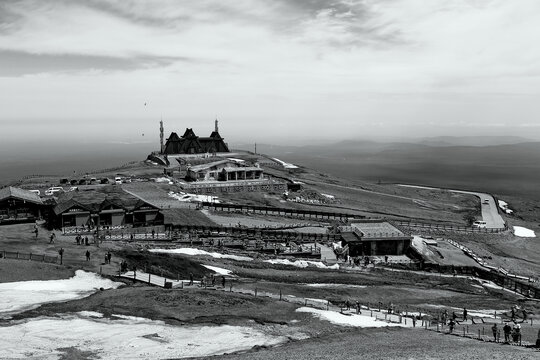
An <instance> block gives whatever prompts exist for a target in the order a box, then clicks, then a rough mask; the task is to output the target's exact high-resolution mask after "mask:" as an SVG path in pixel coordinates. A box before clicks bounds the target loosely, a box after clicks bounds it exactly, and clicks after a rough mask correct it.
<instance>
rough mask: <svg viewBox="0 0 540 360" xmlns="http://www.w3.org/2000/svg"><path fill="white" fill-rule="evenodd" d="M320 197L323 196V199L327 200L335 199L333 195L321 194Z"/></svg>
mask: <svg viewBox="0 0 540 360" xmlns="http://www.w3.org/2000/svg"><path fill="white" fill-rule="evenodd" d="M321 195H322V196H324V197H325V198H328V199H335V198H336V197H335V196H334V195H330V194H323V193H321Z"/></svg>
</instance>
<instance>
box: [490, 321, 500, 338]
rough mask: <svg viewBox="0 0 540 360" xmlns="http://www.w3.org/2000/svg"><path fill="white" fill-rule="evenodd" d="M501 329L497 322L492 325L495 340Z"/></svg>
mask: <svg viewBox="0 0 540 360" xmlns="http://www.w3.org/2000/svg"><path fill="white" fill-rule="evenodd" d="M498 331H499V328H498V327H497V323H495V324H493V326H492V327H491V332H492V333H493V340H495V341H497V333H498Z"/></svg>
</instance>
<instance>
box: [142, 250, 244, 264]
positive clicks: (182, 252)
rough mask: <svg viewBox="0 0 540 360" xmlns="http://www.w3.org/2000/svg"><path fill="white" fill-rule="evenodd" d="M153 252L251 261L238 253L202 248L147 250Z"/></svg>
mask: <svg viewBox="0 0 540 360" xmlns="http://www.w3.org/2000/svg"><path fill="white" fill-rule="evenodd" d="M148 251H150V252H153V253H160V254H179V255H191V256H197V255H200V256H211V257H214V258H218V259H232V260H237V261H252V260H253V259H252V258H250V257H248V256H239V255H227V254H220V253H216V252H208V251H204V250H199V249H195V248H181V249H150V250H148Z"/></svg>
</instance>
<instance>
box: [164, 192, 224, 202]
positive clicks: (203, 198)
mask: <svg viewBox="0 0 540 360" xmlns="http://www.w3.org/2000/svg"><path fill="white" fill-rule="evenodd" d="M167 195H168V196H169V197H171V198H173V199H176V200H178V201H182V202H213V203H219V200H218V198H217V196H210V195H197V194H189V193H185V192H179V193H175V192H174V191H169V193H168V194H167Z"/></svg>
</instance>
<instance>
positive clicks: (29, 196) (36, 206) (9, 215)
mask: <svg viewBox="0 0 540 360" xmlns="http://www.w3.org/2000/svg"><path fill="white" fill-rule="evenodd" d="M43 206H44V205H43V201H42V200H41V198H40V197H39V196H38V195H37V194H35V193H33V192H31V191H28V190H23V189H19V188H15V187H11V186H9V187H5V188H3V189H0V224H13V223H23V222H34V221H35V220H36V219H38V218H40V217H41V211H42V210H43Z"/></svg>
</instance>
